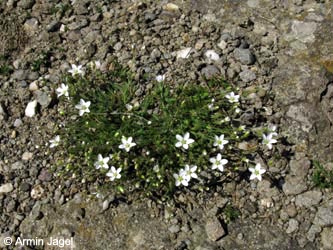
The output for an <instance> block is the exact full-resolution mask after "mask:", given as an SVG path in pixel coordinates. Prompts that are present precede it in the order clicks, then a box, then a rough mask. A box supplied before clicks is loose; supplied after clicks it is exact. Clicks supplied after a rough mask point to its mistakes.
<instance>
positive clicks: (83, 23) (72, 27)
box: [67, 18, 89, 30]
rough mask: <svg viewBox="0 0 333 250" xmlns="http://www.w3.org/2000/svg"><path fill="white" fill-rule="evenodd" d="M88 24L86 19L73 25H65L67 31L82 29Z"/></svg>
mask: <svg viewBox="0 0 333 250" xmlns="http://www.w3.org/2000/svg"><path fill="white" fill-rule="evenodd" d="M88 24H89V21H88V19H86V18H83V19H81V20H80V21H77V22H74V23H71V24H69V25H67V28H68V29H69V30H79V29H82V28H84V27H86V26H87V25H88Z"/></svg>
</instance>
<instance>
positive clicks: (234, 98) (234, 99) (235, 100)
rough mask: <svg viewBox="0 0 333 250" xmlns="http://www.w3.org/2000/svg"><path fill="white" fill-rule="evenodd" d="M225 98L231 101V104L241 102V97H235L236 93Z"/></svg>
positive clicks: (231, 93)
mask: <svg viewBox="0 0 333 250" xmlns="http://www.w3.org/2000/svg"><path fill="white" fill-rule="evenodd" d="M225 97H226V98H227V99H228V100H229V102H230V103H235V102H238V101H239V95H235V93H234V92H230V93H229V94H227V95H226V96H225Z"/></svg>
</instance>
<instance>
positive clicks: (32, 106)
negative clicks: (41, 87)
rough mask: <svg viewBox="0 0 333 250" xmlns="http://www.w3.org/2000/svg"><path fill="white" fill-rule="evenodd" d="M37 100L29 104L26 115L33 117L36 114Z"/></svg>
mask: <svg viewBox="0 0 333 250" xmlns="http://www.w3.org/2000/svg"><path fill="white" fill-rule="evenodd" d="M36 106H37V100H34V101H31V102H29V103H28V105H27V107H26V108H25V115H26V116H28V117H33V116H34V115H35V114H36Z"/></svg>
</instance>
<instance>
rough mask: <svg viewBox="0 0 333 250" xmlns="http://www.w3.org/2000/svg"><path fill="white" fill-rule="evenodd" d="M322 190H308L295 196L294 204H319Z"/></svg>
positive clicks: (309, 205)
mask: <svg viewBox="0 0 333 250" xmlns="http://www.w3.org/2000/svg"><path fill="white" fill-rule="evenodd" d="M322 196H323V194H322V192H320V191H308V192H305V193H303V194H300V195H297V196H296V201H295V204H296V206H299V207H312V206H314V205H317V204H319V202H320V201H321V200H322Z"/></svg>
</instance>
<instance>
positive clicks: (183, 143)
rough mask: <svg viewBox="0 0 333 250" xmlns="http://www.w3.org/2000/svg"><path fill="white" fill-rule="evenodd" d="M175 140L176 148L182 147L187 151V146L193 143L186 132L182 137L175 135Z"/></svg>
mask: <svg viewBox="0 0 333 250" xmlns="http://www.w3.org/2000/svg"><path fill="white" fill-rule="evenodd" d="M176 139H177V140H178V142H177V143H176V144H175V146H176V147H177V148H179V147H183V148H184V149H188V145H189V144H191V143H193V142H194V140H193V139H191V138H190V133H188V132H186V133H185V134H184V136H181V135H176Z"/></svg>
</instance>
